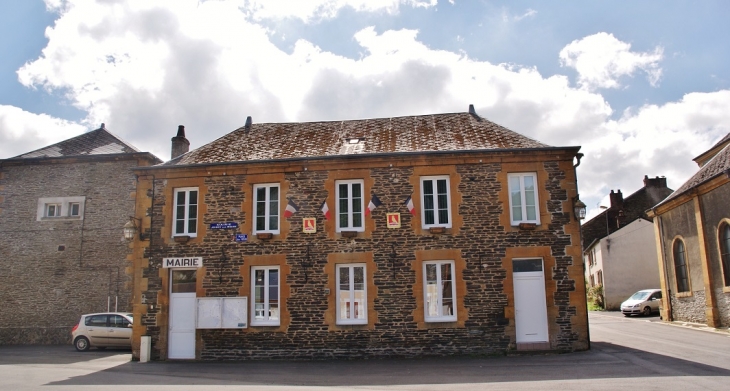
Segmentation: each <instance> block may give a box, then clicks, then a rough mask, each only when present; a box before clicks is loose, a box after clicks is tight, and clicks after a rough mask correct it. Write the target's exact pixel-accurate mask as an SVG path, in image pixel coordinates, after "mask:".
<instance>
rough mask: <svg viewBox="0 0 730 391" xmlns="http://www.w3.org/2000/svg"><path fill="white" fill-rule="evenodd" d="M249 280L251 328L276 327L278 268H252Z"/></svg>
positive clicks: (278, 319)
mask: <svg viewBox="0 0 730 391" xmlns="http://www.w3.org/2000/svg"><path fill="white" fill-rule="evenodd" d="M251 279H252V281H251V297H252V298H253V300H251V307H252V308H251V312H252V313H253V314H252V316H251V326H278V325H279V324H280V323H279V322H280V318H281V316H280V312H279V311H280V306H279V266H253V267H251Z"/></svg>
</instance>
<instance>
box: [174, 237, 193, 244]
mask: <svg viewBox="0 0 730 391" xmlns="http://www.w3.org/2000/svg"><path fill="white" fill-rule="evenodd" d="M172 240H174V241H175V243H181V244H185V243H187V242H189V241H190V236H188V235H180V236H173V237H172Z"/></svg>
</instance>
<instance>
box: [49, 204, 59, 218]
mask: <svg viewBox="0 0 730 391" xmlns="http://www.w3.org/2000/svg"><path fill="white" fill-rule="evenodd" d="M46 217H61V204H46Z"/></svg>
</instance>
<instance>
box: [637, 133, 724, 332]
mask: <svg viewBox="0 0 730 391" xmlns="http://www.w3.org/2000/svg"><path fill="white" fill-rule="evenodd" d="M694 161H695V162H696V163H697V164H698V165H699V167H700V169H699V170H698V171H697V173H696V174H695V175H693V176H692V177H691V178H690V179H689V180H687V182H685V183H684V184H682V186H680V187H679V189H677V191H675V192H673V193H672V194H671V195H670V196H669V197H667V198H666V199H665V200H663V201H662V202H661V203H659V204H658V205H656V206H655V207H654V208H652V210H651V212H650V216H655V218H654V227H655V234H656V238H657V252H658V253H659V256H660V257H659V270H660V271H661V275H660V277H661V288H662V292H663V296H664V299H663V305H662V316H663V319H665V320H675V321H685V322H696V323H704V324H707V325H708V326H711V327H730V208H728V205H730V134H728V135H727V136H725V137H724V138H723V139H722V140H720V141H719V142H718V143H717V144H715V145H714V146H713V147H712V148H710V149H709V150H707V151H705V152H704V153H702V154H701V155H700V156H698V157H696V158H695V159H694Z"/></svg>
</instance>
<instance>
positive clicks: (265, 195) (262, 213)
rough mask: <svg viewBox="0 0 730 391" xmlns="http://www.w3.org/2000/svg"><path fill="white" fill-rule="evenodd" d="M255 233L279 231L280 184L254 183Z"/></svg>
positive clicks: (275, 232) (274, 232) (276, 232)
mask: <svg viewBox="0 0 730 391" xmlns="http://www.w3.org/2000/svg"><path fill="white" fill-rule="evenodd" d="M253 193H254V200H253V202H254V229H253V232H254V234H256V233H272V234H278V233H279V184H278V183H268V184H261V185H254V187H253Z"/></svg>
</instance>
